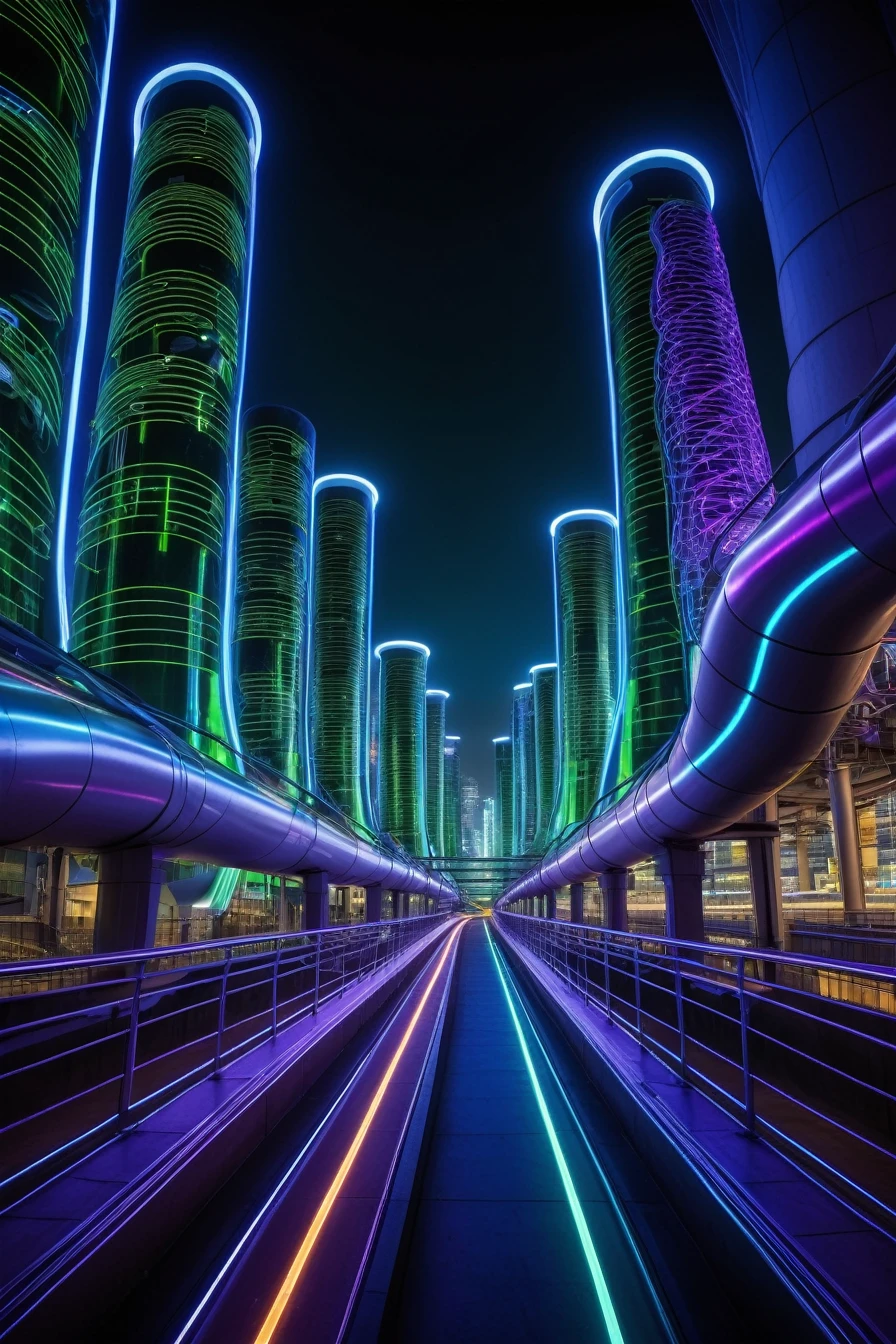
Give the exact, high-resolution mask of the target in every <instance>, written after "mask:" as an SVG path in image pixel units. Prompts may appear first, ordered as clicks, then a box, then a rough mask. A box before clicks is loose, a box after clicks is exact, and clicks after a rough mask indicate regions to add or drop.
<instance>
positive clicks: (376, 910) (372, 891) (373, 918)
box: [364, 882, 383, 924]
mask: <svg viewBox="0 0 896 1344" xmlns="http://www.w3.org/2000/svg"><path fill="white" fill-rule="evenodd" d="M364 892H365V895H366V898H367V899H366V900H365V902H364V917H365V919H366V921H367V923H368V924H379V922H380V920H381V919H382V917H383V884H382V882H374V883H372V884H371V886H369V887H365V888H364Z"/></svg>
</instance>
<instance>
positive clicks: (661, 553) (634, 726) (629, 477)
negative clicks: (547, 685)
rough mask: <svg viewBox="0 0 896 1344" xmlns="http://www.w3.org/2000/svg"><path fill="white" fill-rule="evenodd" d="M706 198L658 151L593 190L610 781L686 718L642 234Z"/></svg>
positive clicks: (647, 240) (679, 162) (649, 246)
mask: <svg viewBox="0 0 896 1344" xmlns="http://www.w3.org/2000/svg"><path fill="white" fill-rule="evenodd" d="M708 193H711V184H708V177H707V175H706V172H705V170H704V169H702V168H701V166H700V165H699V164H697V163H696V160H693V159H691V158H690V157H689V156H687V155H681V154H677V153H676V152H674V151H665V150H659V151H656V152H655V153H651V154H644V155H636V156H635V158H634V159H632V160H628V161H626V163H624V164H621V165H620V166H619V168H617V169H616V170H615V171H614V172H613V173H611V174H610V176H609V177H608V178H607V179H606V181H605V182H604V184H603V186H602V187H601V189H600V192H599V193H598V197H597V200H596V202H595V206H594V228H595V234H596V236H597V242H598V254H599V260H600V271H601V283H602V290H603V301H604V327H605V339H606V342H607V346H608V369H609V372H610V384H611V386H610V395H611V398H612V403H613V404H612V421H613V439H614V450H615V456H616V472H617V510H618V511H619V515H620V525H621V531H622V548H621V559H622V565H621V570H622V579H623V585H624V592H625V610H626V611H627V613H628V617H627V622H626V625H627V631H626V639H625V643H626V645H627V681H626V684H625V687H624V715H623V717H622V722H621V741H620V744H619V765H618V777H619V779H620V780H621V779H627V778H628V777H629V776H631V775H632V774H633V773H635V772H637V771H638V770H639V769H640V768H641V766H642V765H644V764H645V762H646V761H648V760H649V759H650V757H651V756H653V755H654V753H655V752H656V751H658V750H659V748H660V747H662V746H663V745H664V743H665V742H667V741H668V739H669V738H670V737H671V736H672V734H673V733H674V732H675V730H676V728H677V727H678V723H679V721H680V719H681V716H682V714H683V713H684V712H685V710H686V708H687V668H686V657H685V647H684V636H683V629H682V621H681V616H680V612H679V607H678V601H677V594H676V586H675V580H674V574H673V567H672V560H671V556H670V546H669V519H668V494H667V488H666V481H665V473H664V464H663V451H662V446H661V441H660V434H659V431H658V429H657V423H656V415H655V410H654V401H655V380H654V368H655V364H656V357H657V348H658V336H657V332H656V329H655V327H654V325H653V322H652V320H651V295H652V292H653V286H654V278H655V274H656V269H657V251H656V247H655V245H654V243H653V241H652V238H651V224H652V222H653V219H654V216H655V214H656V212H657V210H658V209H659V208H660V207H661V206H663V205H664V204H665V203H666V202H667V201H671V200H684V201H696V202H699V203H700V204H703V205H706V204H710V205H711V203H712V202H711V200H709V198H708Z"/></svg>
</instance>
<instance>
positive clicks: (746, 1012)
mask: <svg viewBox="0 0 896 1344" xmlns="http://www.w3.org/2000/svg"><path fill="white" fill-rule="evenodd" d="M745 963H746V957H741V958H740V960H739V961H738V963H737V995H738V998H739V999H740V1057H741V1069H742V1072H743V1078H744V1122H745V1124H746V1126H747V1129H748V1130H749V1131H750V1133H751V1134H752V1133H753V1132H754V1130H755V1128H756V1108H755V1104H754V1097H753V1071H752V1069H751V1068H750V1036H749V1033H750V1004H749V1001H748V999H747V990H746V984H745V976H744V965H745Z"/></svg>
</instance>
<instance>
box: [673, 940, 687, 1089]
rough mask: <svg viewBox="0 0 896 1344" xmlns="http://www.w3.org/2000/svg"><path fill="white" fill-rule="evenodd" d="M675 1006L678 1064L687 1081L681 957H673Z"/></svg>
mask: <svg viewBox="0 0 896 1344" xmlns="http://www.w3.org/2000/svg"><path fill="white" fill-rule="evenodd" d="M675 1008H676V1011H677V1014H678V1064H679V1072H680V1073H681V1077H682V1081H683V1082H687V1077H688V1061H687V1037H686V1035H685V1029H684V997H683V992H682V987H681V957H680V955H676V957H675Z"/></svg>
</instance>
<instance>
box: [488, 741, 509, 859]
mask: <svg viewBox="0 0 896 1344" xmlns="http://www.w3.org/2000/svg"><path fill="white" fill-rule="evenodd" d="M492 741H493V742H494V744H495V848H494V856H495V858H498V859H502V858H509V857H510V856H511V855H512V854H513V744H512V743H511V741H510V738H509V737H495V738H493V739H492Z"/></svg>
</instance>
